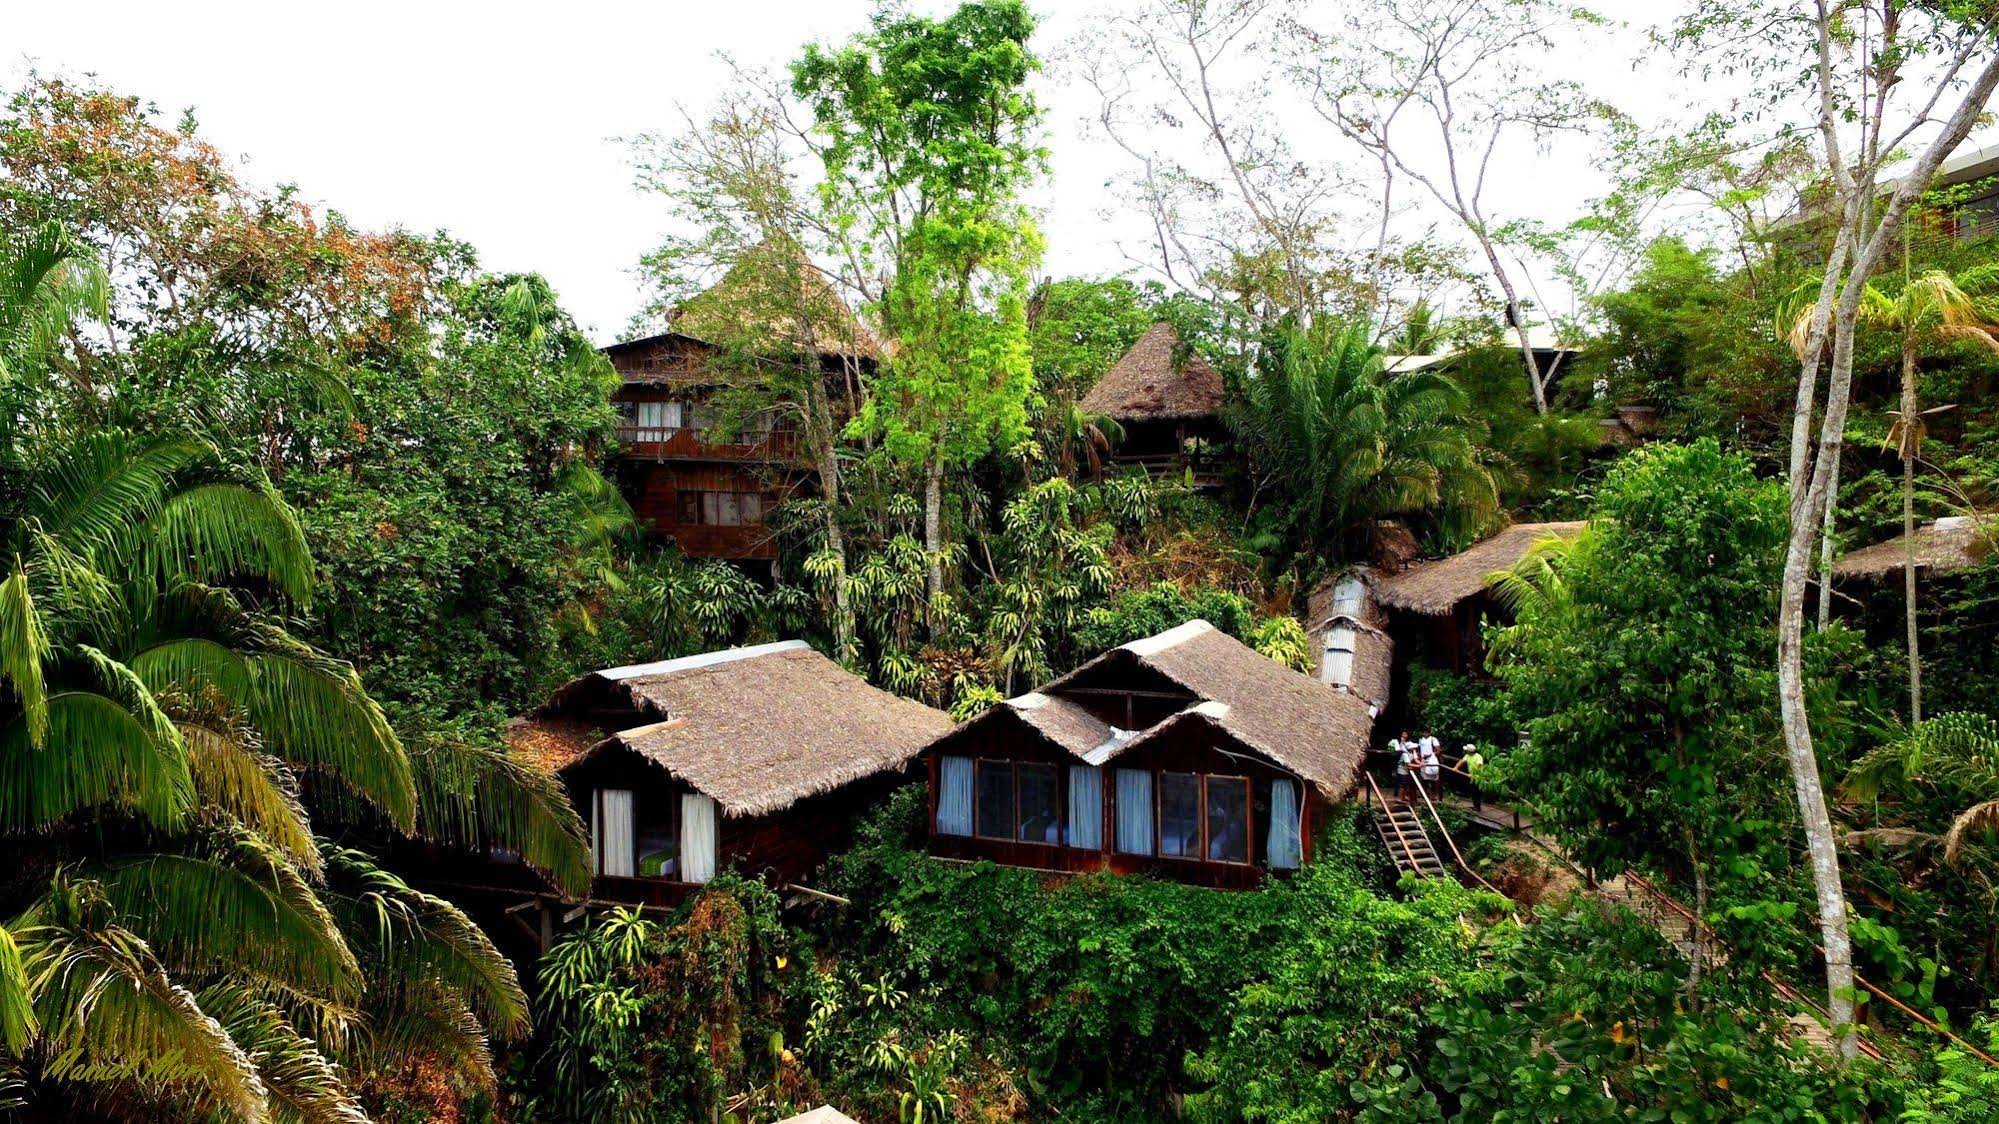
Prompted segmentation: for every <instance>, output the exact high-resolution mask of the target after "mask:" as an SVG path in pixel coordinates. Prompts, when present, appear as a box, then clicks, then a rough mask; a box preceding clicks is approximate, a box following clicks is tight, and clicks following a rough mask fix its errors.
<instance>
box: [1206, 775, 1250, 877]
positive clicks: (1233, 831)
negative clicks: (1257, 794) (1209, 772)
mask: <svg viewBox="0 0 1999 1124" xmlns="http://www.w3.org/2000/svg"><path fill="white" fill-rule="evenodd" d="M1202 780H1203V781H1204V782H1205V784H1206V786H1207V796H1208V801H1207V803H1208V861H1209V862H1217V863H1246V862H1248V861H1249V781H1248V779H1247V778H1244V777H1204V778H1202Z"/></svg>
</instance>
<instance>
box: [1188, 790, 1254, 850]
mask: <svg viewBox="0 0 1999 1124" xmlns="http://www.w3.org/2000/svg"><path fill="white" fill-rule="evenodd" d="M1210 780H1223V781H1241V782H1242V826H1243V830H1244V833H1245V834H1244V837H1243V844H1242V853H1243V858H1242V861H1241V862H1237V861H1236V860H1234V859H1217V858H1210V857H1209V847H1210V846H1211V844H1210V843H1209V837H1208V808H1209V807H1210V805H1209V803H1208V782H1209V781H1210ZM1201 861H1202V862H1205V863H1213V864H1214V865H1216V866H1255V865H1256V782H1255V781H1254V780H1252V779H1250V777H1249V775H1248V774H1246V773H1245V774H1240V775H1238V774H1236V773H1202V774H1201Z"/></svg>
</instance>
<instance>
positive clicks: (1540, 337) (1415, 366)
mask: <svg viewBox="0 0 1999 1124" xmlns="http://www.w3.org/2000/svg"><path fill="white" fill-rule="evenodd" d="M1527 344H1528V346H1529V347H1532V348H1533V349H1534V353H1535V356H1536V358H1539V357H1541V356H1543V355H1572V354H1574V353H1576V352H1577V351H1580V350H1581V347H1580V346H1579V345H1577V344H1573V343H1565V342H1563V340H1562V338H1561V337H1560V336H1559V335H1557V334H1556V333H1555V330H1554V329H1553V328H1549V327H1547V326H1545V325H1540V324H1537V325H1534V326H1532V327H1530V328H1528V329H1527ZM1486 347H1492V348H1504V349H1506V350H1508V351H1512V352H1515V353H1518V352H1519V350H1520V338H1519V336H1518V335H1516V334H1515V333H1514V332H1513V330H1512V329H1510V328H1509V329H1507V331H1506V334H1505V335H1504V336H1503V337H1502V338H1501V339H1499V340H1498V341H1496V342H1494V343H1489V344H1478V345H1476V346H1474V347H1453V348H1446V349H1444V350H1443V351H1433V352H1430V353H1428V354H1425V355H1384V356H1382V357H1381V369H1382V370H1384V371H1387V372H1388V373H1389V374H1391V375H1400V374H1406V373H1407V372H1410V371H1427V370H1429V369H1430V368H1432V367H1441V366H1443V365H1444V364H1446V363H1449V362H1450V361H1451V360H1453V359H1456V358H1457V357H1458V356H1460V355H1464V354H1466V353H1467V352H1470V351H1475V350H1478V349H1479V348H1486Z"/></svg>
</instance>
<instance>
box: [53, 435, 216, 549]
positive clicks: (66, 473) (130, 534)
mask: <svg viewBox="0 0 1999 1124" xmlns="http://www.w3.org/2000/svg"><path fill="white" fill-rule="evenodd" d="M209 457H210V450H209V449H208V447H207V446H205V445H202V444H201V443H200V442H197V441H187V440H151V441H147V440H142V439H140V438H137V437H135V436H133V435H132V434H129V433H126V432H124V431H123V430H116V429H105V430H98V431H95V432H92V433H87V434H83V435H81V436H77V437H73V438H70V439H68V440H67V441H66V442H64V443H63V444H62V445H61V446H60V447H59V448H57V449H56V450H55V451H54V453H53V454H52V455H50V456H49V457H48V458H47V459H46V460H44V461H43V462H42V463H41V464H39V465H37V466H36V468H35V471H34V472H32V474H31V483H30V488H29V505H28V507H29V511H28V514H29V515H30V516H31V517H32V518H34V519H35V521H36V522H37V523H39V524H40V525H41V527H42V528H43V529H45V530H46V531H47V532H48V533H49V534H51V535H54V536H55V537H56V538H58V539H61V540H62V541H63V542H64V543H65V544H66V545H68V546H69V547H70V548H71V549H74V550H76V551H77V552H78V553H79V554H82V555H85V556H86V557H91V558H94V559H96V560H98V561H99V562H100V563H103V562H105V561H106V560H107V557H117V558H123V557H128V556H129V553H130V551H131V550H132V549H133V548H134V547H135V545H136V543H137V541H138V538H137V536H138V535H139V534H140V530H141V528H143V527H145V526H146V524H147V523H148V522H149V521H150V520H151V519H152V517H153V516H154V515H155V514H156V513H158V512H159V510H160V508H161V507H162V506H164V505H165V504H166V502H167V501H168V500H169V499H170V498H171V497H172V496H173V493H174V488H175V478H176V477H177V476H178V475H179V474H180V473H182V472H185V471H186V470H187V469H189V468H191V467H193V466H195V465H198V464H201V463H202V462H204V461H206V460H208V459H209Z"/></svg>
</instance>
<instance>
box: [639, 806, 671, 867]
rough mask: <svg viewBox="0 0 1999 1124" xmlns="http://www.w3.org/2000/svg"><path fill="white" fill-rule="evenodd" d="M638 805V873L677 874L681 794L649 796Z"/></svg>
mask: <svg viewBox="0 0 1999 1124" xmlns="http://www.w3.org/2000/svg"><path fill="white" fill-rule="evenodd" d="M639 805H640V806H639V817H640V818H639V844H638V849H639V877H640V878H676V877H678V876H679V869H678V868H679V859H680V821H679V819H678V814H679V811H680V798H679V797H678V796H661V797H652V798H649V799H646V800H641V801H640V802H639Z"/></svg>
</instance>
